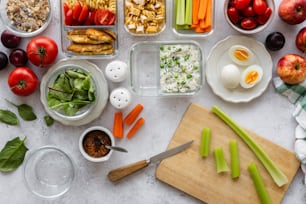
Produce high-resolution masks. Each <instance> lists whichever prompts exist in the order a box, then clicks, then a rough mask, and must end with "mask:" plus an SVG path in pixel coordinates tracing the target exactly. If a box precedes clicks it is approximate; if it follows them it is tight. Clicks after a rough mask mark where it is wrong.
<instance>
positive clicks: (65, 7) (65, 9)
mask: <svg viewBox="0 0 306 204" xmlns="http://www.w3.org/2000/svg"><path fill="white" fill-rule="evenodd" d="M69 9H70V8H69V6H68V4H67V3H66V2H65V3H64V4H63V10H64V14H65V15H66V14H67V12H68V10H69Z"/></svg>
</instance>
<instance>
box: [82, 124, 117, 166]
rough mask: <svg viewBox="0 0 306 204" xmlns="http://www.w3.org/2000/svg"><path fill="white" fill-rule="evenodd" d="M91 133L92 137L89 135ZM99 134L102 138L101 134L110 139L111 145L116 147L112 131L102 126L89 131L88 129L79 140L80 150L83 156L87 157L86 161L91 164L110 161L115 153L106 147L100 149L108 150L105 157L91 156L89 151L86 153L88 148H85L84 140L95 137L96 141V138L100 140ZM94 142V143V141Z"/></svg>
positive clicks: (91, 128)
mask: <svg viewBox="0 0 306 204" xmlns="http://www.w3.org/2000/svg"><path fill="white" fill-rule="evenodd" d="M95 131H96V133H93V132H95ZM89 133H91V134H92V135H89ZM93 134H95V135H93ZM97 134H99V135H100V136H101V134H103V135H106V136H107V137H108V138H109V140H110V144H109V145H111V146H115V139H114V136H113V134H112V133H111V131H110V130H108V129H107V128H105V127H102V126H93V127H90V128H88V129H86V130H85V131H84V132H83V133H82V134H81V136H80V139H79V150H80V152H81V154H82V155H83V156H84V157H85V159H87V160H88V161H91V162H104V161H107V160H109V158H110V157H111V155H112V153H113V150H109V149H107V148H106V147H103V149H100V150H102V151H105V150H107V151H108V152H107V153H106V154H105V155H103V156H98V157H97V156H92V155H90V154H89V153H88V151H86V148H85V146H84V140H85V139H86V137H93V140H95V138H97V139H98V140H99V138H98V136H97ZM100 139H101V138H100ZM92 142H94V141H92ZM100 146H103V145H100ZM91 148H92V147H91ZM87 149H88V148H87Z"/></svg>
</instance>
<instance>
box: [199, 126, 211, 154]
mask: <svg viewBox="0 0 306 204" xmlns="http://www.w3.org/2000/svg"><path fill="white" fill-rule="evenodd" d="M209 150H210V129H209V128H204V129H203V131H202V137H201V145H200V155H201V156H202V157H207V156H208V155H209Z"/></svg>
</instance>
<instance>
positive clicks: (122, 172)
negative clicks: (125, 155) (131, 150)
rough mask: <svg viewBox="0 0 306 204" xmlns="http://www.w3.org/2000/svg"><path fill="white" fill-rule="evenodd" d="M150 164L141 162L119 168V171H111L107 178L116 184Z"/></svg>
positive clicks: (145, 161)
mask: <svg viewBox="0 0 306 204" xmlns="http://www.w3.org/2000/svg"><path fill="white" fill-rule="evenodd" d="M148 165H149V162H148V161H147V160H141V161H138V162H135V163H132V164H129V165H127V166H123V167H119V168H117V169H114V170H111V171H110V172H109V173H108V175H107V177H108V179H109V180H110V181H112V182H115V181H118V180H120V179H122V178H124V177H126V176H128V175H130V174H132V173H134V172H136V171H138V170H140V169H143V168H144V167H146V166H148Z"/></svg>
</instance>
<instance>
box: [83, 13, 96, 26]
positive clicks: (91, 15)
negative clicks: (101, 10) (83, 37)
mask: <svg viewBox="0 0 306 204" xmlns="http://www.w3.org/2000/svg"><path fill="white" fill-rule="evenodd" d="M94 19H95V11H89V13H88V17H87V19H86V20H85V22H84V23H83V24H84V25H95V20H94Z"/></svg>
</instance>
